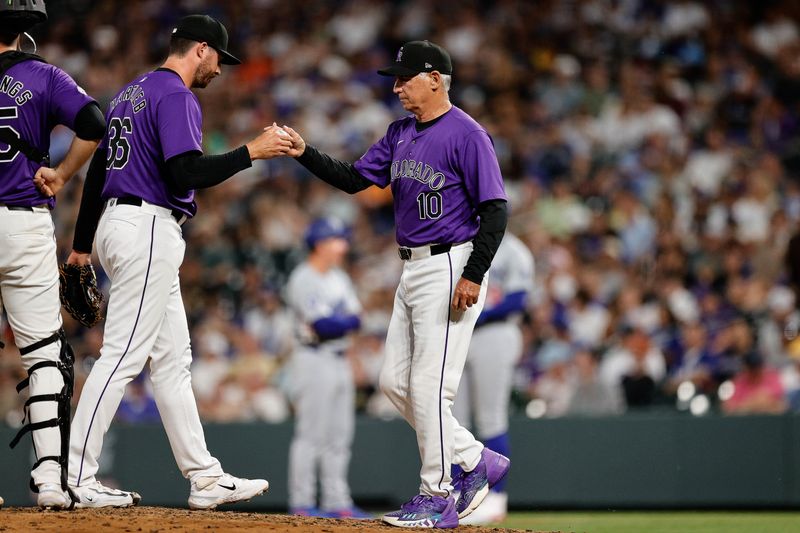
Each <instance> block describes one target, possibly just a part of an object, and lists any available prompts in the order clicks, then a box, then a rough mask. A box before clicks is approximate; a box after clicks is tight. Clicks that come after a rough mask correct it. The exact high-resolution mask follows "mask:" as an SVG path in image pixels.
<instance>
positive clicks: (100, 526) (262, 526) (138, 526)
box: [0, 507, 520, 533]
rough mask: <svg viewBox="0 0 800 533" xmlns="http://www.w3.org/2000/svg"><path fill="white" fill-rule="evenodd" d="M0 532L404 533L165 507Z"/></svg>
mask: <svg viewBox="0 0 800 533" xmlns="http://www.w3.org/2000/svg"><path fill="white" fill-rule="evenodd" d="M0 531H1V532H3V533H6V532H11V531H25V532H40V531H53V532H59V533H66V532H89V533H118V532H131V533H135V532H139V531H142V532H145V533H155V532H164V533H166V532H169V533H180V532H184V531H214V532H217V531H280V532H284V531H285V532H287V533H299V532H308V533H317V532H319V533H344V532H345V531H348V532H349V531H358V532H359V533H372V532H373V531H378V532H391V533H399V532H400V531H403V529H401V528H396V527H392V526H388V525H385V524H382V523H381V522H380V521H379V520H332V519H327V518H307V517H302V516H289V515H283V514H262V513H240V512H236V511H189V510H186V509H167V508H163V507H133V508H129V509H77V510H75V511H42V510H40V509H38V508H35V507H9V508H5V509H3V510H0ZM456 531H464V532H469V533H489V532H498V531H509V532H510V531H520V530H512V529H497V528H485V527H474V526H461V527H459V528H458V529H457V530H456Z"/></svg>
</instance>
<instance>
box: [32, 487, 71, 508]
mask: <svg viewBox="0 0 800 533" xmlns="http://www.w3.org/2000/svg"><path fill="white" fill-rule="evenodd" d="M38 489H39V496H38V497H37V500H36V503H37V504H38V505H39V507H41V508H42V509H69V508H70V506H71V505H72V498H70V496H69V494H68V493H67V491H65V490H64V489H62V488H61V483H42V484H41V485H39V486H38Z"/></svg>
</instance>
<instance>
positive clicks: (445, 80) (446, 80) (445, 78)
mask: <svg viewBox="0 0 800 533" xmlns="http://www.w3.org/2000/svg"><path fill="white" fill-rule="evenodd" d="M419 75H420V76H425V77H426V78H427V77H428V76H430V73H428V72H420V73H419ZM439 75H440V76H441V77H442V86H443V87H444V92H446V93H449V92H450V83H452V81H453V75H452V74H439Z"/></svg>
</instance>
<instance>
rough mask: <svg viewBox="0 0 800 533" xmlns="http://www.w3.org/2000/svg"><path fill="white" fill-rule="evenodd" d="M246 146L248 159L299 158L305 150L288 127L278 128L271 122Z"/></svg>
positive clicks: (298, 137)
mask: <svg viewBox="0 0 800 533" xmlns="http://www.w3.org/2000/svg"><path fill="white" fill-rule="evenodd" d="M246 146H247V151H248V152H250V159H253V160H255V159H272V158H273V157H279V156H282V155H286V156H289V157H300V155H302V153H303V151H304V150H305V149H306V142H305V141H304V140H303V138H302V137H300V134H298V133H297V132H296V131H294V130H293V129H292V128H290V127H289V126H283V127H280V126H278V125H277V124H275V123H274V122H273V123H272V126H268V127H266V128H264V131H263V132H262V133H261V135H259V136H258V137H256V138H255V139H253V140H252V141H250V142H249V143H247V145H246Z"/></svg>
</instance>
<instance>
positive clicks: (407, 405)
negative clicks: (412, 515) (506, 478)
mask: <svg viewBox="0 0 800 533" xmlns="http://www.w3.org/2000/svg"><path fill="white" fill-rule="evenodd" d="M426 249H428V250H429V247H420V248H415V249H412V258H411V259H409V260H407V261H405V264H404V265H403V273H402V275H401V277H400V285H399V286H398V288H397V292H396V293H395V299H394V310H393V311H392V318H391V320H390V322H389V330H388V332H387V335H386V354H385V359H384V362H383V367H382V368H381V373H380V387H381V390H382V391H383V392H384V394H386V396H388V397H389V399H390V400H391V401H392V403H393V404H394V405H395V407H397V409H398V410H399V411H400V413H401V414H402V415H403V417H404V418H405V419H406V421H407V422H408V423H409V424H410V425H411V427H413V428H414V430H415V431H416V433H417V445H418V446H419V452H420V458H421V460H422V469H421V471H420V478H421V484H420V494H426V495H429V496H441V497H447V496H449V495H450V493H451V491H452V485H451V481H452V479H451V476H450V465H451V463H455V464H458V465H460V466H461V467H462V468H463V469H464V470H466V471H470V470H472V469H474V468H475V467H476V466H477V464H478V462H479V461H480V455H481V452H482V451H483V444H481V443H480V442H478V441H477V440H476V439H475V437H474V436H473V435H472V433H470V432H469V431H468V430H467V429H465V428H464V427H463V426H461V425H460V424H459V423H458V421H457V420H456V419H455V417H454V416H453V415H452V412H451V408H452V405H453V400H454V399H455V396H456V391H457V390H458V384H459V381H460V380H461V373H462V372H463V370H464V362H465V361H466V358H467V349H468V348H469V343H470V337H471V336H472V330H473V328H474V327H475V321H476V320H477V319H478V315H479V314H480V312H481V309H482V308H483V303H484V301H485V299H486V286H487V279H486V278H484V281H483V284H482V286H481V291H480V297H479V299H478V302H477V304H475V305H473V306H472V307H470V308H468V309H467V311H465V312H455V311H453V310H452V308H451V307H450V304H451V302H452V299H453V291H454V289H455V286H456V283H457V282H458V280H459V278H460V277H461V273H462V272H463V270H464V266H465V265H466V263H467V260H468V259H469V256H470V253H471V252H472V243H471V242H468V243H464V244H460V245H456V246H453V247H452V248H451V250H450V251H449V252H447V253H443V254H439V255H433V256H431V255H430V254H429V253H425V250H426ZM418 257H419V258H418Z"/></svg>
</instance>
